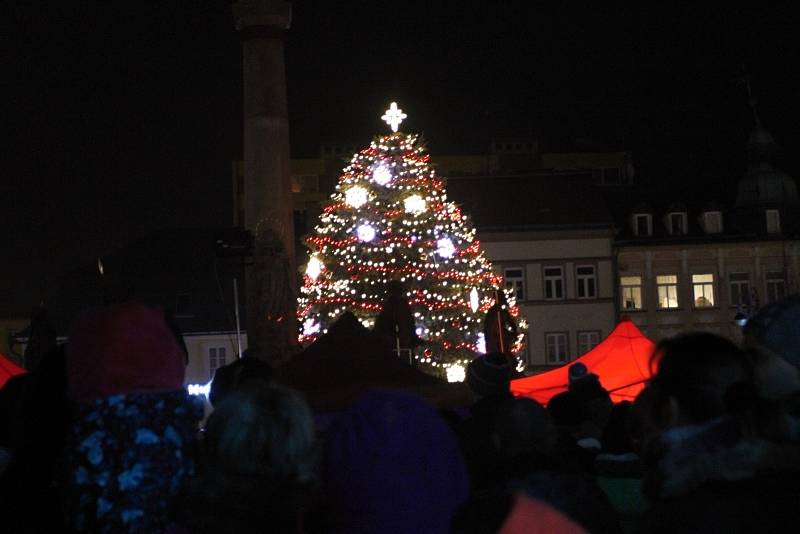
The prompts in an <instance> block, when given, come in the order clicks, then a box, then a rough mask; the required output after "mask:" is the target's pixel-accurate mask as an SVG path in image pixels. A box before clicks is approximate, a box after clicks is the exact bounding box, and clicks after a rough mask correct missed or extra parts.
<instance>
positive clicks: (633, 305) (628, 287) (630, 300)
mask: <svg viewBox="0 0 800 534" xmlns="http://www.w3.org/2000/svg"><path fill="white" fill-rule="evenodd" d="M619 285H620V289H621V290H622V309H624V310H641V309H642V277H641V276H621V277H620V279H619Z"/></svg>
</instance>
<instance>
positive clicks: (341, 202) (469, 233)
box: [298, 102, 525, 381]
mask: <svg viewBox="0 0 800 534" xmlns="http://www.w3.org/2000/svg"><path fill="white" fill-rule="evenodd" d="M405 117H406V115H405V114H404V113H403V112H402V110H400V109H398V108H397V104H396V103H394V102H393V103H392V105H391V106H390V108H389V109H388V110H387V111H386V114H385V115H384V116H383V117H382V118H383V120H384V121H386V122H387V123H388V124H389V125H390V126H391V128H392V133H391V134H389V135H385V136H379V137H377V138H375V139H374V140H373V142H372V143H371V144H370V146H369V147H367V148H365V149H363V150H361V151H360V152H358V153H357V154H355V155H354V156H353V158H352V160H351V161H350V164H349V165H348V166H347V167H345V168H344V170H343V171H342V174H341V176H340V178H339V183H338V185H337V186H336V192H335V193H334V194H333V195H331V199H330V201H329V202H328V203H327V205H326V206H325V207H324V209H323V212H322V214H321V215H320V221H319V224H318V225H317V226H316V229H315V230H316V231H315V233H314V234H313V235H311V236H309V237H307V238H306V244H307V245H308V247H309V249H310V258H309V261H308V265H307V266H306V270H305V277H304V284H303V287H302V289H301V297H300V299H299V306H298V318H299V320H300V323H301V325H302V330H303V331H302V333H301V335H300V341H301V342H302V343H308V342H310V341H313V340H314V339H315V338H316V337H317V336H319V335H320V334H322V333H325V332H326V331H327V328H328V326H329V325H330V324H331V323H333V322H334V321H335V320H336V319H337V318H338V317H339V316H340V315H341V314H342V313H344V312H345V311H350V312H352V313H353V314H355V315H356V317H358V318H359V320H360V321H361V322H362V324H364V326H366V327H367V328H372V327H373V326H374V325H375V319H376V316H377V315H378V313H379V312H380V311H381V307H382V304H383V303H384V301H385V300H386V299H387V296H388V295H389V293H390V292H393V293H395V294H396V291H397V288H398V287H402V290H403V291H404V292H405V293H404V296H405V298H406V300H407V302H408V304H409V305H410V309H411V314H412V317H413V322H414V328H415V333H416V337H417V338H418V342H415V343H412V344H411V345H412V346H408V347H403V348H404V349H408V350H410V352H411V353H412V354H413V358H414V359H415V360H416V362H417V363H418V364H419V365H420V366H421V367H422V368H423V369H426V370H428V371H430V372H433V373H434V374H437V375H440V376H446V377H447V378H448V380H451V381H455V380H460V379H463V375H464V366H465V365H466V363H468V362H469V361H470V360H471V359H472V358H474V357H475V356H476V355H477V353H481V352H485V350H486V343H485V339H484V333H483V332H484V318H485V315H486V312H487V311H488V310H489V309H490V308H491V307H492V306H493V305H494V304H495V302H496V298H497V296H498V294H497V293H496V291H502V289H501V287H502V277H500V276H499V275H497V274H495V273H494V272H493V271H492V267H491V264H490V263H489V261H488V260H487V259H486V257H485V256H484V254H483V251H482V250H481V247H480V243H479V242H478V241H477V240H476V239H475V229H474V228H473V227H472V226H471V225H470V224H469V221H468V216H467V215H466V214H462V213H461V210H460V209H459V208H458V206H457V205H456V204H455V203H454V202H452V201H450V200H448V198H447V194H446V191H445V182H444V181H443V180H442V179H439V178H438V177H436V175H435V171H434V169H433V168H432V167H431V165H430V163H429V160H430V156H429V155H428V154H426V152H425V146H424V144H423V142H422V141H421V139H420V137H419V136H418V135H415V134H405V133H402V132H398V131H397V129H398V125H399V124H400V122H402V120H403V119H404V118H405ZM498 209H502V208H501V207H498ZM505 296H506V299H507V303H506V302H503V303H502V304H503V306H507V308H508V312H509V313H510V315H511V316H512V317H515V318H517V321H518V322H519V326H520V332H519V333H518V335H516V336H515V337H516V339H514V340H513V346H512V347H506V349H507V350H508V351H509V352H512V351H513V352H516V351H518V350H519V349H520V348H521V343H522V339H523V337H524V333H523V331H524V328H525V322H524V320H522V319H521V318H519V317H518V315H519V310H518V308H517V307H516V305H515V303H514V300H513V295H512V294H511V292H508V291H506V292H505ZM515 333H516V331H515ZM399 337H400V336H399V334H398V341H397V348H398V349H400V348H401V347H400V342H399Z"/></svg>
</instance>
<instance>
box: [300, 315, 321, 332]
mask: <svg viewBox="0 0 800 534" xmlns="http://www.w3.org/2000/svg"><path fill="white" fill-rule="evenodd" d="M319 329H320V324H319V323H318V322H316V321H315V320H314V319H311V318H308V319H306V320H305V321H304V322H303V335H304V336H313V335H314V334H316V333H318V332H319Z"/></svg>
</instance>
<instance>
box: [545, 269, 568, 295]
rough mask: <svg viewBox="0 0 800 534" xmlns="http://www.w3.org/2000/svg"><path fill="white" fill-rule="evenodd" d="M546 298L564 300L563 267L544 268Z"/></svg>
mask: <svg viewBox="0 0 800 534" xmlns="http://www.w3.org/2000/svg"><path fill="white" fill-rule="evenodd" d="M544 298H546V299H549V300H558V299H563V298H564V271H563V270H562V269H561V267H545V268H544Z"/></svg>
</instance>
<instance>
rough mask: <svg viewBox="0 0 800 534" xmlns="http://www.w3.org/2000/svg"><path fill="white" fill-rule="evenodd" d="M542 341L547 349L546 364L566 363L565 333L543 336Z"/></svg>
mask: <svg viewBox="0 0 800 534" xmlns="http://www.w3.org/2000/svg"><path fill="white" fill-rule="evenodd" d="M544 339H545V346H546V347H547V363H553V364H559V363H566V362H567V360H568V358H567V334H566V333H565V332H559V333H553V334H545V335H544Z"/></svg>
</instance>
